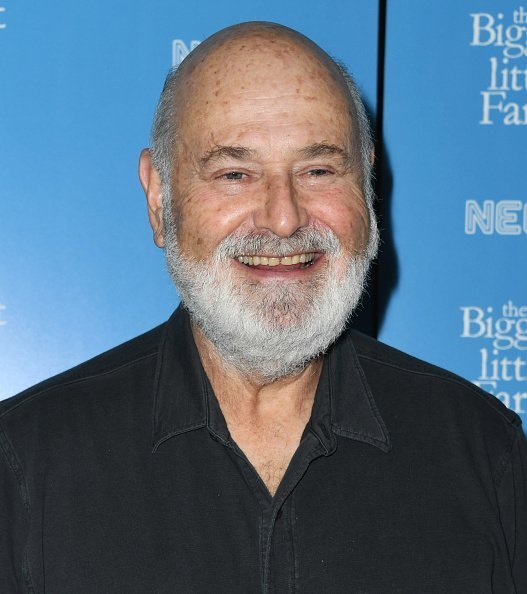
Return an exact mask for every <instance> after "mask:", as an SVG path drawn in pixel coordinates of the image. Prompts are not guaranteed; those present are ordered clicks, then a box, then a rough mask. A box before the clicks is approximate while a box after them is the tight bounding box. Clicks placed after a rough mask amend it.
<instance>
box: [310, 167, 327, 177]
mask: <svg viewBox="0 0 527 594" xmlns="http://www.w3.org/2000/svg"><path fill="white" fill-rule="evenodd" d="M307 174H308V175H310V176H311V177H322V176H324V175H331V174H332V171H329V170H328V169H322V168H317V169H310V170H309V171H308V172H307Z"/></svg>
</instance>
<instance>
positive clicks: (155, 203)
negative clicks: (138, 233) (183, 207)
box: [139, 149, 165, 247]
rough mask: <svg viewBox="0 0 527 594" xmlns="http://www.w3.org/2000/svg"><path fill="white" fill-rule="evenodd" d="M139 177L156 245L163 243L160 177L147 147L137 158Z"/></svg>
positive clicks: (161, 245) (159, 245)
mask: <svg viewBox="0 0 527 594" xmlns="http://www.w3.org/2000/svg"><path fill="white" fill-rule="evenodd" d="M139 179H140V181H141V185H142V186H143V190H144V193H145V195H146V203H147V208H148V219H149V221H150V226H151V227H152V231H153V233H154V243H155V244H156V245H157V247H163V246H164V245H165V240H164V228H163V191H162V185H161V179H160V177H159V173H158V171H157V169H156V168H155V167H154V164H153V162H152V155H151V154H150V150H149V149H143V150H142V151H141V156H140V158H139Z"/></svg>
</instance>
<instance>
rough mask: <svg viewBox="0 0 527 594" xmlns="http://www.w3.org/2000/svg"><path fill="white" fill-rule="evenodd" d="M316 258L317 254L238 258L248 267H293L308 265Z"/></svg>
mask: <svg viewBox="0 0 527 594" xmlns="http://www.w3.org/2000/svg"><path fill="white" fill-rule="evenodd" d="M314 258H315V254H312V253H309V254H295V255H294V256H284V257H283V258H276V257H271V258H269V257H267V256H238V262H241V263H242V264H247V266H259V265H262V266H278V264H282V265H283V266H291V265H292V264H306V263H309V262H311V261H312V260H313V259H314Z"/></svg>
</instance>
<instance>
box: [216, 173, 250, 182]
mask: <svg viewBox="0 0 527 594" xmlns="http://www.w3.org/2000/svg"><path fill="white" fill-rule="evenodd" d="M244 175H245V173H242V172H241V171H228V172H227V173H224V174H223V175H222V176H221V177H223V178H224V179H227V180H229V181H237V180H241V179H243V177H244Z"/></svg>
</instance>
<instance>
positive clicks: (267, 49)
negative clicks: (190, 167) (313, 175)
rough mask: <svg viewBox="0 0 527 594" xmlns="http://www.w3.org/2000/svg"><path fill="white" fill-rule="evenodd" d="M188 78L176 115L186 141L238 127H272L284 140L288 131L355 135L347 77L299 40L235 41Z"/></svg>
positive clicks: (198, 62)
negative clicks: (329, 129) (322, 130)
mask: <svg viewBox="0 0 527 594" xmlns="http://www.w3.org/2000/svg"><path fill="white" fill-rule="evenodd" d="M198 49H199V48H198ZM195 51H196V50H195ZM191 55H192V54H191ZM183 64H185V63H183ZM182 74H183V76H182V82H181V86H180V89H179V92H178V96H177V99H176V101H177V104H176V113H177V114H178V120H179V121H178V128H179V130H180V135H181V138H182V139H183V140H190V139H191V138H193V139H196V138H197V136H200V135H201V136H202V137H203V135H208V136H211V135H213V134H214V133H216V132H219V131H220V130H222V129H229V128H231V127H232V126H236V125H241V126H244V125H246V126H248V125H250V126H251V128H252V129H253V131H254V130H257V129H258V128H259V127H265V126H266V125H267V124H268V123H269V122H270V121H273V122H274V124H278V123H279V124H280V125H279V126H278V127H279V128H280V129H281V130H283V131H284V133H285V134H287V127H288V125H292V126H294V125H303V126H305V129H306V134H309V131H310V130H311V131H313V130H314V129H316V128H317V127H318V128H324V127H328V126H330V127H334V128H339V129H340V130H342V129H343V130H344V131H345V133H346V134H349V132H350V129H349V128H350V126H351V105H350V100H349V95H348V93H347V89H346V87H345V83H344V81H343V78H342V77H341V75H340V73H338V71H337V69H336V67H335V66H334V65H333V64H332V63H330V62H329V60H327V59H326V60H325V59H324V56H323V55H322V53H321V54H320V55H317V53H316V51H313V50H312V49H311V48H308V47H306V46H305V45H303V44H302V43H299V42H297V41H292V40H290V39H287V38H283V37H280V36H276V37H273V36H269V35H254V34H253V35H251V36H250V37H247V38H240V39H234V40H228V41H226V42H224V43H221V44H220V45H219V47H216V48H214V49H213V50H211V51H209V52H208V53H207V54H206V55H205V56H204V57H201V58H200V57H199V55H198V56H196V58H195V60H194V61H193V62H191V63H190V64H189V65H188V67H187V68H186V71H184V72H183V73H182ZM339 77H340V78H339ZM276 127H277V126H275V128H276ZM312 140H322V139H312ZM326 140H327V139H326Z"/></svg>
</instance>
